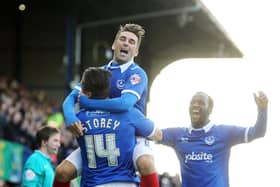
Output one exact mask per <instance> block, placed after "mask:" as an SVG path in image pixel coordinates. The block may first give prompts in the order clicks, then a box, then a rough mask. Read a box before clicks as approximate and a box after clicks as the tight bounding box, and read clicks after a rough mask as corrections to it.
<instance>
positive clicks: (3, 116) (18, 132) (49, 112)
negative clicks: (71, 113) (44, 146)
mask: <svg viewBox="0 0 280 187" xmlns="http://www.w3.org/2000/svg"><path fill="white" fill-rule="evenodd" d="M60 106H61V104H60V103H57V101H54V100H52V99H50V98H49V97H47V94H46V93H45V92H44V91H30V90H28V89H26V88H25V87H24V86H23V85H22V84H20V83H19V82H18V81H16V80H15V79H10V78H8V77H6V76H0V139H4V140H7V141H10V142H15V143H19V144H22V145H24V146H25V147H27V148H28V149H30V151H31V152H32V150H34V149H36V145H35V135H36V133H37V131H38V129H39V128H41V127H42V126H44V125H51V126H55V127H57V128H59V129H60V130H61V134H62V138H61V148H60V151H59V154H58V155H57V157H54V158H53V164H54V165H56V164H58V163H59V162H60V161H61V160H62V159H64V158H65V157H66V156H67V155H68V154H69V153H70V152H72V150H73V149H75V148H76V147H77V144H76V141H74V137H73V136H72V134H71V133H70V132H69V131H68V130H67V129H65V128H64V120H63V116H62V113H61V110H60V108H61V107H60ZM2 183H3V181H1V182H0V186H4V184H2Z"/></svg>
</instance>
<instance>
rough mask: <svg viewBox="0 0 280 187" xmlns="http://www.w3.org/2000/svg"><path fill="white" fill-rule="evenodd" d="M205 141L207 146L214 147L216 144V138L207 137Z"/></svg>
mask: <svg viewBox="0 0 280 187" xmlns="http://www.w3.org/2000/svg"><path fill="white" fill-rule="evenodd" d="M204 141H205V143H206V144H207V145H212V144H213V143H214V142H215V137H214V136H206V137H205V138H204Z"/></svg>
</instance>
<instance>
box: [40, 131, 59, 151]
mask: <svg viewBox="0 0 280 187" xmlns="http://www.w3.org/2000/svg"><path fill="white" fill-rule="evenodd" d="M56 133H59V130H58V129H57V128H55V127H51V126H43V127H41V128H40V129H39V130H38V132H37V134H36V145H37V147H38V148H40V147H41V146H42V141H43V140H44V141H48V139H49V138H50V137H51V136H52V135H53V134H56Z"/></svg>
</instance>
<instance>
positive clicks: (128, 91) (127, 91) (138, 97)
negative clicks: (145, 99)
mask: <svg viewBox="0 0 280 187" xmlns="http://www.w3.org/2000/svg"><path fill="white" fill-rule="evenodd" d="M122 93H132V94H134V95H135V96H136V97H137V99H138V100H139V99H140V98H141V96H140V95H139V94H138V93H137V92H136V91H134V90H123V91H122Z"/></svg>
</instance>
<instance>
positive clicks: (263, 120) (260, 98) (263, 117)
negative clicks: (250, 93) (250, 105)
mask: <svg viewBox="0 0 280 187" xmlns="http://www.w3.org/2000/svg"><path fill="white" fill-rule="evenodd" d="M254 98H255V102H256V105H257V107H258V118H257V121H256V124H255V126H254V127H251V128H250V129H249V132H248V138H249V141H251V140H254V139H256V138H260V137H263V136H264V135H265V133H266V127H267V106H268V98H267V96H266V95H265V93H264V92H262V91H259V92H258V94H255V93H254Z"/></svg>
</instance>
